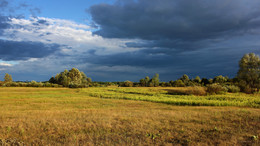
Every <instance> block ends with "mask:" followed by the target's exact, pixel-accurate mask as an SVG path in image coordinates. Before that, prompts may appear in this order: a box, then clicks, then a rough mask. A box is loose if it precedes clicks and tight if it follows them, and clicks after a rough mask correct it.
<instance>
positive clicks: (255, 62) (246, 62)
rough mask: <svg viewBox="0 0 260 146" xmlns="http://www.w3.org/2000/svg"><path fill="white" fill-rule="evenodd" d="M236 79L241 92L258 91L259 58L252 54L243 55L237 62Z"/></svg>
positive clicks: (259, 78) (259, 81) (259, 79)
mask: <svg viewBox="0 0 260 146" xmlns="http://www.w3.org/2000/svg"><path fill="white" fill-rule="evenodd" d="M237 78H238V80H239V81H240V88H241V89H242V91H245V90H251V91H250V92H254V91H255V90H256V91H259V88H260V58H259V56H258V55H256V54H254V53H250V54H245V55H244V56H243V57H242V58H241V60H240V61H239V71H238V73H237Z"/></svg>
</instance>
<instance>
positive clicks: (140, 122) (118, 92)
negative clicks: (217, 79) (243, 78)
mask: <svg viewBox="0 0 260 146" xmlns="http://www.w3.org/2000/svg"><path fill="white" fill-rule="evenodd" d="M169 90H185V89H183V88H179V89H177V88H115V87H114V88H86V89H67V88H0V145H1V144H2V145H3V144H20V145H22V144H26V145H178V144H179V145H259V144H260V142H259V140H260V139H259V137H260V124H259V123H260V109H259V104H260V102H259V98H260V95H259V94H255V95H246V94H242V93H236V94H226V95H210V96H194V95H173V92H170V93H171V94H169ZM178 93H179V92H178ZM108 98H109V99H108ZM119 99H128V100H119ZM139 100H141V101H139ZM150 101H151V102H150ZM178 105H186V106H178ZM188 105H194V106H188ZM197 105H210V106H197Z"/></svg>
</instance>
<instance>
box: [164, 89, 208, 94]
mask: <svg viewBox="0 0 260 146" xmlns="http://www.w3.org/2000/svg"><path fill="white" fill-rule="evenodd" d="M163 90H164V91H167V94H169V95H198V96H204V95H206V94H207V92H206V90H205V88H203V87H186V88H179V89H163Z"/></svg>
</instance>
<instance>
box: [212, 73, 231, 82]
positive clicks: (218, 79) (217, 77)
mask: <svg viewBox="0 0 260 146" xmlns="http://www.w3.org/2000/svg"><path fill="white" fill-rule="evenodd" d="M227 80H228V77H223V76H222V75H220V76H216V77H215V78H214V79H213V82H214V83H219V84H223V83H225V82H227Z"/></svg>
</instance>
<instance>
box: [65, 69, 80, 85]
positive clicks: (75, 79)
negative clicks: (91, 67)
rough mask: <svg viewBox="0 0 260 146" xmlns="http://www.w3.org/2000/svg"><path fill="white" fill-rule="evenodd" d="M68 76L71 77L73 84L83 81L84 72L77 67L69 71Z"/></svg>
mask: <svg viewBox="0 0 260 146" xmlns="http://www.w3.org/2000/svg"><path fill="white" fill-rule="evenodd" d="M68 77H69V78H70V79H71V83H73V84H81V83H82V74H81V72H80V71H79V70H78V69H77V68H72V69H71V70H70V71H69V73H68Z"/></svg>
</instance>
